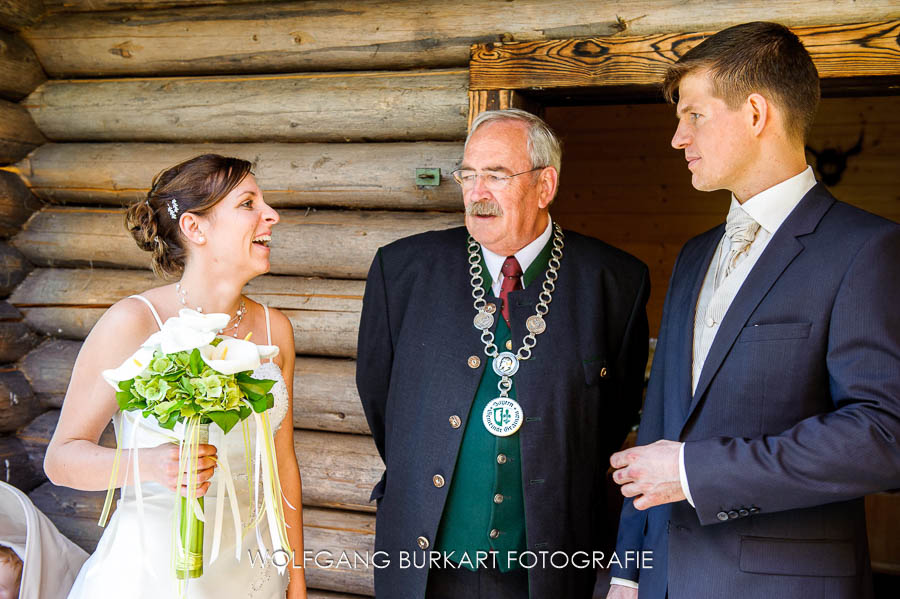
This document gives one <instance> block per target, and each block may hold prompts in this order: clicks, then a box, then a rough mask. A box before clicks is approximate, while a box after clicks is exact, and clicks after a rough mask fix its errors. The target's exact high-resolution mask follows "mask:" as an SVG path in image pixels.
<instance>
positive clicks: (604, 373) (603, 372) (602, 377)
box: [600, 366, 609, 379]
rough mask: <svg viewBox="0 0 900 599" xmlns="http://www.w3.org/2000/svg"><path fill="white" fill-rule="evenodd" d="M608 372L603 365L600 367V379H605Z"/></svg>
mask: <svg viewBox="0 0 900 599" xmlns="http://www.w3.org/2000/svg"><path fill="white" fill-rule="evenodd" d="M608 374H609V371H608V370H606V366H604V367H603V368H601V369H600V378H601V379H605V378H606V375H608Z"/></svg>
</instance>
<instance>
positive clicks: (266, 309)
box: [262, 304, 273, 362]
mask: <svg viewBox="0 0 900 599" xmlns="http://www.w3.org/2000/svg"><path fill="white" fill-rule="evenodd" d="M262 307H263V312H265V313H266V344H267V345H272V325H271V324H270V323H269V306H268V305H267V304H263V305H262ZM272 361H273V360H272V358H269V362H272Z"/></svg>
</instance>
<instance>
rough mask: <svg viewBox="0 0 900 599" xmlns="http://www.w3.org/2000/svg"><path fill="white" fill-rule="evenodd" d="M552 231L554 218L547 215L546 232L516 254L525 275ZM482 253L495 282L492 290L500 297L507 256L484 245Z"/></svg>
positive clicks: (523, 283) (523, 282)
mask: <svg viewBox="0 0 900 599" xmlns="http://www.w3.org/2000/svg"><path fill="white" fill-rule="evenodd" d="M552 233H553V219H551V218H550V217H547V228H546V229H544V232H543V233H541V234H540V235H538V237H537V239H535V240H534V241H532V242H531V243H529V244H528V245H526V246H525V247H523V248H522V249H521V250H519V251H518V252H516V253H515V254H514V256H515V257H516V260H518V261H519V266H520V267H521V268H522V275H523V276H524V275H525V271H526V270H528V267H529V266H531V263H532V262H534V259H535V258H537V257H538V254H540V253H541V250H542V249H544V246H545V245H547V241H549V240H550V235H552ZM481 254H482V255H483V256H484V263H485V265H486V266H487V269H488V273H490V275H491V281H492V282H493V283H492V285H491V290H492V291H493V292H494V295H495V296H496V297H500V286H501V285H503V275H502V274H501V272H500V270H501V269H502V268H503V262H505V261H506V258H507V256H501V255H500V254H495V253H494V252H492V251H491V250H489V249H487V248H486V247H484V246H481ZM522 285H523V286H524V285H525V281H522Z"/></svg>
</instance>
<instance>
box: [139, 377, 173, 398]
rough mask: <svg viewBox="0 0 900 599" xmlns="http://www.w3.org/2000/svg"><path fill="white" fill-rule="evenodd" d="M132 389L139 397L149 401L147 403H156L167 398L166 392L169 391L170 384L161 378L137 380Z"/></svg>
mask: <svg viewBox="0 0 900 599" xmlns="http://www.w3.org/2000/svg"><path fill="white" fill-rule="evenodd" d="M132 389H134V392H135V393H136V394H137V395H139V396H141V397H143V398H144V399H145V400H147V403H154V402H158V401H162V400H163V399H164V398H165V397H166V392H167V391H168V390H169V383H167V382H166V381H165V380H163V379H161V378H152V379H143V378H137V379H135V380H134V386H133V387H132Z"/></svg>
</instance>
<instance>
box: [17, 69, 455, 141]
mask: <svg viewBox="0 0 900 599" xmlns="http://www.w3.org/2000/svg"><path fill="white" fill-rule="evenodd" d="M466 74H467V73H466V71H464V70H455V71H449V70H436V71H416V72H406V71H404V72H362V73H297V74H289V75H270V76H223V77H186V78H185V77H181V78H152V79H128V80H110V79H107V80H87V79H83V80H67V81H47V82H46V83H44V84H43V85H41V86H40V87H39V88H37V90H35V91H34V92H33V93H32V94H31V95H30V96H28V97H27V98H26V99H25V100H23V101H22V105H23V106H25V107H27V108H28V110H29V111H30V112H31V115H32V116H33V117H34V120H35V122H36V123H37V125H38V127H40V129H41V131H43V132H44V134H45V135H46V136H47V137H49V138H50V139H52V140H55V141H61V140H66V141H178V142H189V141H202V142H208V141H216V142H227V141H266V142H272V141H327V142H336V141H337V142H343V141H353V140H356V141H364V140H370V141H415V140H435V141H442V140H443V141H447V140H449V141H456V140H460V139H463V138H464V137H465V133H466V111H467V101H466V79H467V77H466Z"/></svg>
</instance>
